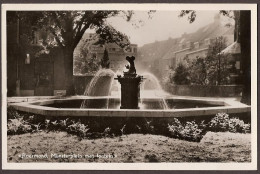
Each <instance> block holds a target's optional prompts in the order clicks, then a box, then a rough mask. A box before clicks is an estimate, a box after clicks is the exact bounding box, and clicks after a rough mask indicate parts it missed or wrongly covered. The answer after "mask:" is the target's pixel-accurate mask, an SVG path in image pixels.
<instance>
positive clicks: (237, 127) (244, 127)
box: [228, 118, 250, 133]
mask: <svg viewBox="0 0 260 174" xmlns="http://www.w3.org/2000/svg"><path fill="white" fill-rule="evenodd" d="M228 130H229V131H230V132H234V133H235V132H239V133H248V132H250V124H245V123H244V121H243V120H240V119H238V118H231V119H230V120H229V127H228Z"/></svg>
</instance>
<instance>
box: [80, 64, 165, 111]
mask: <svg viewBox="0 0 260 174" xmlns="http://www.w3.org/2000/svg"><path fill="white" fill-rule="evenodd" d="M117 73H118V72H116V73H114V71H112V70H111V69H100V70H99V71H98V72H97V73H96V74H95V76H94V77H93V78H92V80H91V81H90V83H89V85H87V87H86V89H85V92H84V95H85V96H108V97H107V98H106V102H105V104H104V107H103V108H104V109H108V108H109V100H110V97H109V96H114V97H117V98H120V96H121V86H120V84H119V83H118V82H117V81H116V80H114V77H115V76H116V74H117ZM142 76H143V77H144V79H143V82H142V83H141V86H140V91H141V92H140V94H141V96H140V108H141V109H145V104H144V98H149V97H152V98H159V105H160V107H161V108H163V109H168V105H167V102H166V101H165V99H164V98H163V95H164V94H165V93H164V91H163V90H162V87H161V85H160V82H159V80H158V79H157V77H155V76H154V75H153V74H151V73H148V72H146V73H143V74H142ZM88 102H90V100H84V101H83V102H82V104H81V107H80V108H88V106H89V103H88Z"/></svg>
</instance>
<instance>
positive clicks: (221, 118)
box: [209, 113, 229, 132]
mask: <svg viewBox="0 0 260 174" xmlns="http://www.w3.org/2000/svg"><path fill="white" fill-rule="evenodd" d="M228 127H229V115H228V114H226V113H217V114H216V116H215V117H214V118H212V119H211V121H210V122H209V128H210V130H212V131H215V132H225V131H227V130H228Z"/></svg>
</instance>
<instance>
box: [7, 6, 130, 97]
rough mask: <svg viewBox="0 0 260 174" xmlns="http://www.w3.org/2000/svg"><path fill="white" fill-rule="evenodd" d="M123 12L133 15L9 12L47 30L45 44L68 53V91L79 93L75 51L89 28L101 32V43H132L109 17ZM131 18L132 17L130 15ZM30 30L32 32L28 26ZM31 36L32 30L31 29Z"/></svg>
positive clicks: (69, 93)
mask: <svg viewBox="0 0 260 174" xmlns="http://www.w3.org/2000/svg"><path fill="white" fill-rule="evenodd" d="M119 14H122V15H124V16H128V15H129V16H131V15H132V13H131V12H129V11H124V12H123V11H118V10H117V11H97V10H95V11H15V12H11V13H9V14H8V17H7V22H9V23H11V22H15V21H16V20H18V19H19V20H20V22H21V23H30V25H31V26H34V27H35V28H36V29H40V30H45V31H46V32H48V35H51V37H46V39H45V40H44V42H43V43H44V44H42V46H43V48H50V47H60V48H61V50H62V52H63V57H64V69H65V77H66V81H65V83H66V93H67V95H73V94H74V93H75V89H74V85H73V52H74V49H75V48H76V46H77V45H78V43H79V41H80V40H81V38H82V36H83V34H84V33H85V31H86V30H87V29H93V30H95V31H96V33H97V34H98V35H99V40H98V42H99V44H103V43H109V42H114V43H116V44H118V45H120V46H121V47H124V46H126V45H128V44H129V39H128V37H127V36H126V35H125V34H123V33H121V32H119V31H117V30H116V29H115V28H113V27H112V26H111V25H109V24H108V23H107V19H108V18H111V17H114V16H117V15H119ZM129 19H130V17H129ZM27 32H30V30H28V31H27ZM27 35H28V36H29V35H30V33H27Z"/></svg>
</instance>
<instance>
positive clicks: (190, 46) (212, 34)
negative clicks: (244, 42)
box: [139, 15, 240, 78]
mask: <svg viewBox="0 0 260 174" xmlns="http://www.w3.org/2000/svg"><path fill="white" fill-rule="evenodd" d="M219 36H222V37H224V38H225V39H226V41H227V43H226V44H227V45H230V44H232V43H233V42H234V27H233V26H231V27H227V26H225V25H223V24H222V23H221V20H220V16H219V15H216V16H215V18H214V22H213V23H211V24H209V25H206V26H204V27H202V28H199V29H198V30H197V31H196V32H194V33H189V34H187V33H184V34H183V35H182V36H181V37H179V38H175V39H168V40H165V41H160V42H157V43H151V44H146V45H144V46H143V47H141V48H139V55H140V59H141V61H142V62H143V64H146V65H149V66H150V67H149V68H150V69H151V70H152V69H157V71H154V72H153V73H154V74H155V75H156V76H157V77H161V78H164V77H166V76H167V75H168V73H169V70H170V68H171V69H175V68H176V67H177V66H178V64H179V63H182V62H183V61H184V60H185V59H186V58H188V59H190V60H193V59H195V58H197V57H206V55H207V53H208V48H209V45H210V44H211V43H212V42H213V41H214V39H215V38H216V37H219ZM155 47H156V48H155ZM162 47H163V48H162ZM151 53H152V54H153V55H154V56H153V57H151V55H150V54H151ZM238 64H239V63H237V65H238ZM149 68H147V70H149ZM236 68H238V69H240V67H238V66H236Z"/></svg>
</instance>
